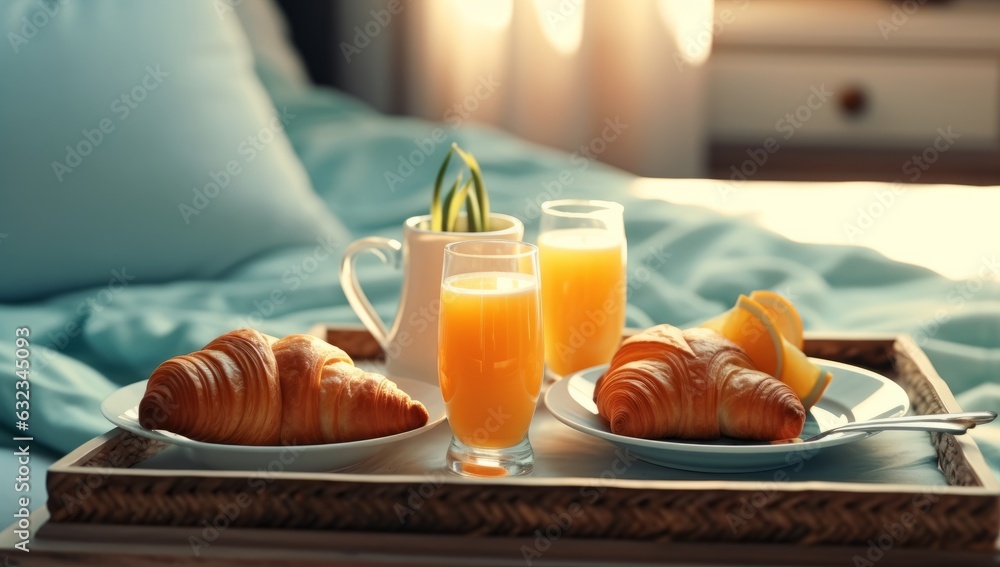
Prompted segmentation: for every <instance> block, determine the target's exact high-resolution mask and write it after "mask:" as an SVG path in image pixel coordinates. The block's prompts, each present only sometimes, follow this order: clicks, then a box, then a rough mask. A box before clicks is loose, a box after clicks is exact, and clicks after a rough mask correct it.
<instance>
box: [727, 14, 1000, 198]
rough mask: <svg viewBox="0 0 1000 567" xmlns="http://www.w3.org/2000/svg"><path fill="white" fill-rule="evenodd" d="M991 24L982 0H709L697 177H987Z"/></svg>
mask: <svg viewBox="0 0 1000 567" xmlns="http://www.w3.org/2000/svg"><path fill="white" fill-rule="evenodd" d="M998 30H1000V4H998V3H996V2H983V1H975V0H965V1H954V2H921V1H920V0H910V1H909V2H897V3H896V4H893V3H890V2H886V1H881V0H838V1H827V0H815V1H811V2H787V1H782V0H754V1H753V2H752V3H751V2H748V1H747V0H733V1H729V0H721V1H718V2H717V3H716V28H715V44H714V47H713V54H712V57H711V59H710V60H709V73H710V88H709V91H710V95H709V105H708V106H709V113H708V129H709V139H710V150H709V156H710V157H709V175H710V176H711V177H715V178H723V179H729V178H733V177H734V176H735V177H736V178H737V179H739V177H740V176H741V175H742V176H745V177H747V178H748V179H798V180H879V181H903V182H908V183H931V182H936V183H941V182H949V183H964V184H972V185H990V184H997V183H1000V33H998ZM748 160H749V162H748Z"/></svg>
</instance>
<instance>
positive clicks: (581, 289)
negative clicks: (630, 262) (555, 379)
mask: <svg viewBox="0 0 1000 567" xmlns="http://www.w3.org/2000/svg"><path fill="white" fill-rule="evenodd" d="M622 238H623V237H621V236H619V235H616V234H615V233H613V232H609V231H606V230H602V229H595V228H569V229H561V230H553V231H548V232H543V233H542V234H541V236H539V238H538V261H539V266H540V268H539V269H540V271H541V274H540V275H541V282H542V306H543V307H542V309H543V311H542V312H543V313H544V315H545V316H544V330H545V331H544V332H545V360H546V362H548V364H549V368H550V369H551V370H552V371H553V372H555V373H557V374H561V375H563V376H565V375H567V374H570V373H572V372H575V371H577V370H582V369H584V368H589V367H591V366H596V365H598V364H605V363H607V362H611V357H612V356H613V355H614V353H615V351H616V350H617V349H618V343H619V342H620V340H621V334H622V329H623V327H624V325H625V295H626V280H625V247H624V242H623V240H622Z"/></svg>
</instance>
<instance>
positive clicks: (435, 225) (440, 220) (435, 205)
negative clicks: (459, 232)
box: [431, 144, 457, 231]
mask: <svg viewBox="0 0 1000 567" xmlns="http://www.w3.org/2000/svg"><path fill="white" fill-rule="evenodd" d="M456 147H457V146H456V145H455V144H452V145H451V147H450V148H448V153H447V154H445V156H444V162H443V163H441V169H439V170H438V174H437V179H436V180H435V181H434V194H433V195H432V196H431V230H435V231H440V230H443V226H444V214H443V211H442V210H441V183H442V182H444V174H445V172H446V171H448V164H449V163H450V162H451V155H452V154H453V153H454V152H455V148H456Z"/></svg>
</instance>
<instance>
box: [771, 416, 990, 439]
mask: <svg viewBox="0 0 1000 567" xmlns="http://www.w3.org/2000/svg"><path fill="white" fill-rule="evenodd" d="M996 418H997V414H996V412H992V411H970V412H962V413H939V414H931V415H909V416H904V417H889V418H885V419H872V420H869V421H858V422H854V423H847V424H845V425H841V426H838V427H834V428H831V429H827V430H826V431H823V432H820V433H818V434H816V435H813V436H812V437H809V438H808V439H801V440H800V439H787V440H782V441H775V443H776V444H781V443H808V442H810V441H816V440H818V439H822V438H824V437H826V436H827V435H832V434H834V433H846V432H849V431H869V432H872V431H936V432H940V433H951V434H953V435H962V434H964V433H965V432H966V431H968V430H969V429H972V428H973V427H975V426H976V425H982V424H984V423H989V422H991V421H993V420H994V419H996Z"/></svg>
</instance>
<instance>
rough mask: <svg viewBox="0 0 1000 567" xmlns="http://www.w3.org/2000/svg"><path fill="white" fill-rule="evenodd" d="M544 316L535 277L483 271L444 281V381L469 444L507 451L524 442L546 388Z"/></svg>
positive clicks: (456, 428)
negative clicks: (543, 379) (540, 310)
mask: <svg viewBox="0 0 1000 567" xmlns="http://www.w3.org/2000/svg"><path fill="white" fill-rule="evenodd" d="M538 311H539V300H538V286H537V285H536V284H535V280H534V278H532V277H531V276H529V275H523V274H516V273H483V272H480V273H470V274H461V275H457V276H452V277H449V278H446V279H445V280H444V282H443V283H442V285H441V315H440V327H439V328H440V336H439V339H438V378H439V379H440V382H441V393H442V394H443V396H444V401H445V404H446V405H447V406H448V422H449V423H450V424H451V430H452V433H454V435H455V437H456V438H457V439H458V440H459V441H461V442H462V443H464V444H466V445H469V446H472V447H483V448H489V449H503V448H507V447H513V446H514V445H517V444H518V443H520V442H521V441H522V440H523V439H524V436H525V434H526V433H527V432H528V426H529V425H530V424H531V416H532V414H533V413H534V411H535V404H536V402H537V401H538V392H539V389H540V388H541V385H542V372H543V365H544V350H543V342H542V337H541V336H540V334H539V332H538V330H539V329H540V328H541V326H540V325H539V322H538V317H539V312H538Z"/></svg>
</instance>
